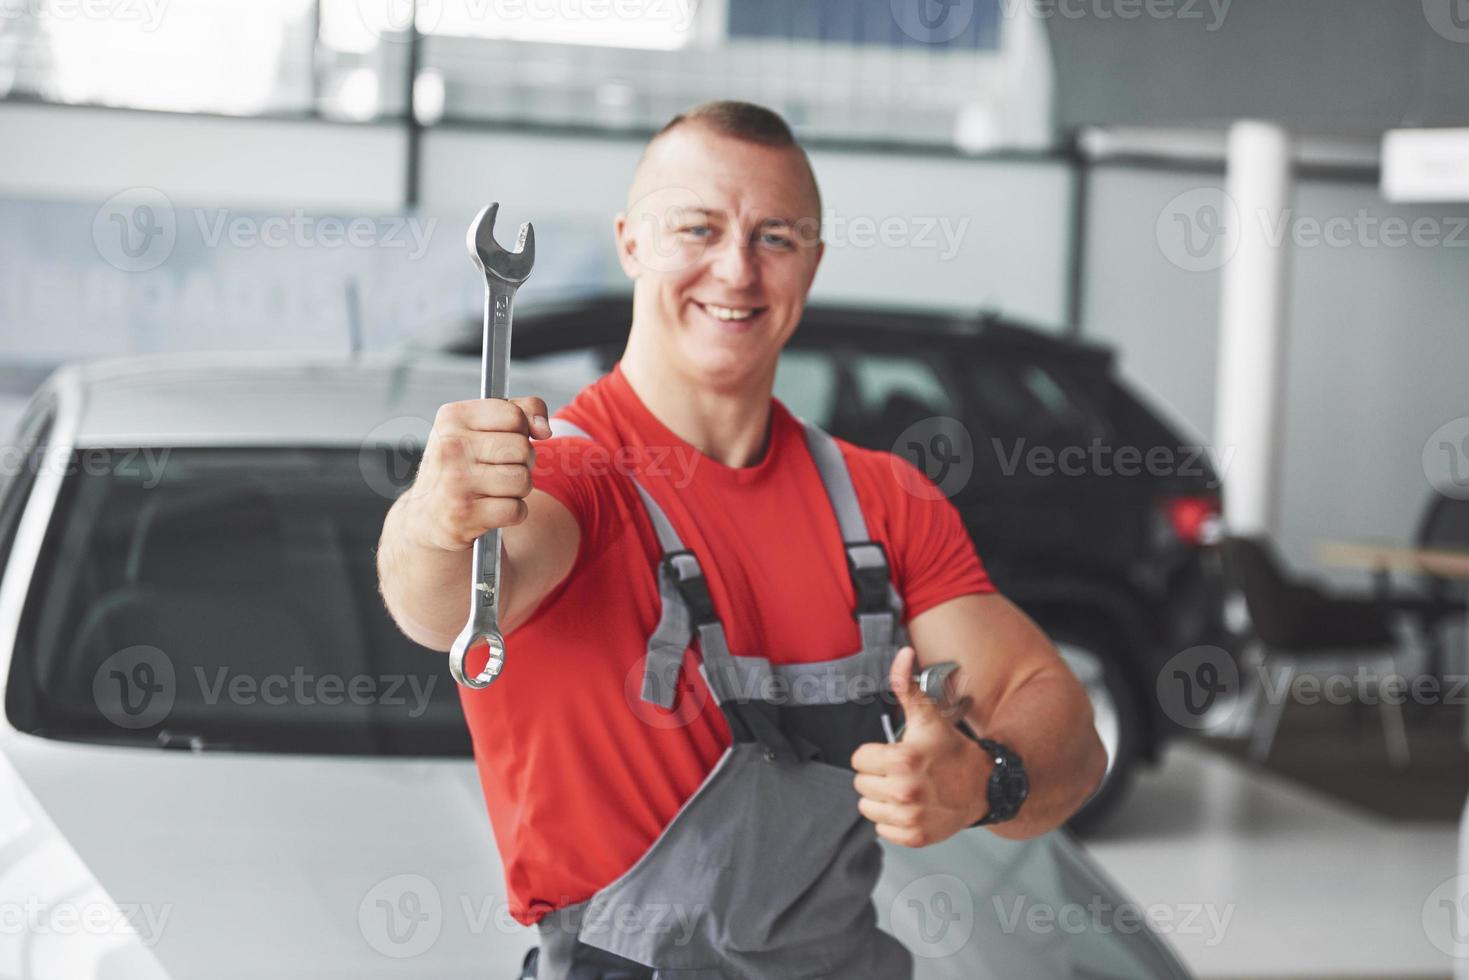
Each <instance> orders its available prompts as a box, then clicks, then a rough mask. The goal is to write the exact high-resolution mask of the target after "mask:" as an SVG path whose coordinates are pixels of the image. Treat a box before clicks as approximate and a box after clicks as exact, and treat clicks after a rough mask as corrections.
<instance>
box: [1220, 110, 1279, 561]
mask: <svg viewBox="0 0 1469 980" xmlns="http://www.w3.org/2000/svg"><path fill="white" fill-rule="evenodd" d="M1227 168H1228V174H1227V177H1228V179H1227V181H1226V185H1225V191H1226V193H1227V194H1228V198H1227V200H1226V201H1225V207H1224V213H1225V220H1226V221H1234V222H1236V224H1235V228H1236V231H1237V237H1236V240H1235V243H1234V245H1235V247H1234V254H1233V256H1232V257H1231V258H1230V259H1229V260H1228V261H1227V262H1226V263H1225V265H1224V268H1223V270H1222V272H1221V282H1220V303H1219V307H1220V311H1219V363H1218V374H1217V377H1216V386H1215V396H1214V397H1215V402H1214V436H1215V447H1214V448H1215V453H1216V454H1217V456H1216V458H1218V459H1221V460H1228V461H1229V463H1228V468H1227V469H1226V471H1225V472H1224V474H1223V478H1224V517H1225V522H1226V524H1227V525H1228V528H1229V533H1231V534H1264V535H1271V534H1274V533H1275V532H1277V531H1278V530H1279V528H1277V527H1276V526H1275V518H1276V513H1275V511H1276V502H1277V490H1278V487H1279V461H1280V441H1281V425H1282V419H1281V403H1282V391H1281V387H1282V374H1283V370H1284V365H1285V341H1286V277H1287V275H1288V273H1289V262H1288V261H1287V260H1288V257H1289V252H1290V234H1289V226H1288V224H1287V221H1288V215H1287V213H1286V212H1287V209H1288V208H1289V207H1290V199H1291V188H1292V174H1291V147H1290V137H1289V135H1288V134H1287V133H1286V131H1285V128H1284V127H1283V126H1280V125H1277V124H1275V123H1265V122H1253V121H1241V122H1237V123H1235V124H1234V125H1233V126H1231V127H1230V130H1229V152H1228V162H1227ZM1231 204H1232V205H1233V210H1231V207H1230V206H1231Z"/></svg>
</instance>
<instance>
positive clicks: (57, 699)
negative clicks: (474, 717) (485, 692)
mask: <svg viewBox="0 0 1469 980" xmlns="http://www.w3.org/2000/svg"><path fill="white" fill-rule="evenodd" d="M397 453H398V450H395V449H389V448H383V449H380V450H379V449H367V450H364V451H362V452H359V451H357V450H355V449H292V448H270V449H215V448H209V449H164V450H149V451H131V450H118V451H112V452H109V453H106V454H99V453H97V452H96V451H93V452H92V453H91V454H89V456H88V458H87V459H86V461H85V463H86V465H74V466H73V467H71V469H70V471H69V475H68V476H67V478H66V481H65V482H64V483H63V489H62V494H61V496H60V498H58V500H57V506H56V512H55V516H54V518H53V520H52V521H51V523H50V527H49V528H48V531H47V537H46V541H45V544H44V547H43V550H42V556H41V560H40V561H39V562H38V563H37V568H36V571H35V578H34V584H35V585H36V588H33V589H31V590H30V598H29V600H28V601H27V604H26V606H25V609H24V611H23V612H22V616H21V622H20V630H19V633H18V635H17V640H16V652H15V657H14V659H13V662H12V673H11V678H10V684H9V688H8V691H7V709H8V711H9V714H10V717H11V719H12V721H13V722H14V723H15V724H16V726H17V727H19V728H21V729H22V730H25V731H31V732H35V733H37V734H43V735H47V736H51V737H61V738H78V739H87V740H100V741H123V742H142V743H145V744H162V745H169V746H190V747H193V746H199V747H203V748H214V747H224V748H239V749H250V750H263V751H286V752H323V753H357V754H379V755H397V754H412V755H467V754H468V753H469V742H468V735H467V732H466V731H465V728H464V721H463V717H462V715H461V713H460V708H459V699H458V695H457V693H456V691H455V689H454V684H453V681H452V680H451V679H450V677H449V675H448V672H447V671H446V670H444V662H443V657H442V655H436V654H434V653H432V652H430V651H428V650H426V649H424V648H422V647H419V646H417V645H416V644H414V643H412V642H411V641H409V640H408V639H407V638H405V637H404V636H403V635H402V634H401V633H400V632H399V631H398V629H397V627H396V626H395V625H394V624H393V622H392V620H391V619H390V617H389V616H388V614H387V611H386V609H385V608H384V607H383V603H382V600H381V598H380V597H379V595H378V592H377V574H376V565H375V561H376V559H375V555H374V550H375V547H376V544H377V538H378V534H379V532H380V530H381V528H382V521H383V518H384V516H385V514H386V512H387V509H388V507H389V505H390V504H391V502H392V501H391V500H390V499H389V494H391V493H392V489H391V488H392V487H395V486H398V485H399V484H400V483H401V480H400V479H395V472H394V469H393V466H394V462H395V460H396V458H397V457H396V454H397ZM74 462H80V460H74ZM397 462H398V463H399V464H400V465H401V460H397ZM396 475H397V476H401V474H396Z"/></svg>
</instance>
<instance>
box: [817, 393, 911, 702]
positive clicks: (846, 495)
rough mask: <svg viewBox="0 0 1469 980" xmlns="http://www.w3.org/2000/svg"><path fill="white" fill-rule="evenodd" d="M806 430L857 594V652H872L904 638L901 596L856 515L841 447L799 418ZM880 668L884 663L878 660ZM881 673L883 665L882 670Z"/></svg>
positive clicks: (878, 549)
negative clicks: (860, 648)
mask: <svg viewBox="0 0 1469 980" xmlns="http://www.w3.org/2000/svg"><path fill="white" fill-rule="evenodd" d="M801 426H802V427H803V428H804V429H805V430H806V447H807V449H809V450H810V452H811V459H812V460H813V461H814V462H815V463H816V470H817V472H818V473H820V474H821V483H822V486H824V487H825V488H826V496H827V498H828V499H829V500H830V501H831V509H832V510H833V511H834V512H835V513H836V518H837V527H838V528H840V530H841V533H842V544H843V547H844V548H846V551H847V571H848V572H849V573H850V574H851V576H852V591H853V592H854V593H856V596H857V608H856V610H855V611H854V615H855V616H856V617H857V624H858V627H859V629H860V630H861V634H862V652H863V653H864V654H868V655H873V656H876V655H878V654H879V653H880V652H881V651H882V650H883V649H884V648H886V647H888V646H889V645H890V644H902V643H906V642H907V636H906V631H905V630H904V629H903V626H902V617H903V599H902V597H901V596H900V595H898V590H897V589H896V588H894V587H893V583H892V578H891V576H890V574H889V571H888V557H887V552H886V551H885V550H883V546H882V545H881V544H880V543H878V542H876V541H874V540H872V538H871V535H870V532H869V531H868V528H867V519H866V518H865V517H863V516H862V505H861V504H860V503H859V502H858V501H857V491H856V489H855V488H854V487H853V486H852V474H851V473H850V472H849V471H848V469H847V461H846V460H845V459H844V458H843V457H842V450H841V447H840V446H838V445H837V443H836V440H835V439H833V438H832V437H831V436H830V435H828V434H827V433H826V432H824V431H823V430H821V429H820V428H818V427H816V426H814V425H812V424H811V423H810V422H807V421H806V420H805V419H802V420H801ZM882 666H883V667H884V668H886V666H887V664H886V663H884V664H883V665H882ZM883 676H886V670H885V669H884V671H883Z"/></svg>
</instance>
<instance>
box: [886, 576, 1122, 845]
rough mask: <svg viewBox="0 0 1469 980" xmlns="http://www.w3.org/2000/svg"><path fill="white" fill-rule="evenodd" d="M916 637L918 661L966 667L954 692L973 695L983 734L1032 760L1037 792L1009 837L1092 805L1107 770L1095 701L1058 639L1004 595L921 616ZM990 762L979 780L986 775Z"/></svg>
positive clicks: (1038, 830)
mask: <svg viewBox="0 0 1469 980" xmlns="http://www.w3.org/2000/svg"><path fill="white" fill-rule="evenodd" d="M909 636H910V637H911V639H912V641H913V647H914V648H915V650H916V651H917V654H918V660H919V663H920V664H925V665H926V664H932V663H939V662H942V661H945V660H952V661H954V662H955V663H958V664H959V665H960V670H959V672H958V674H957V675H956V693H957V694H959V695H960V696H963V695H968V696H969V697H971V698H973V699H974V704H973V705H972V706H971V709H970V712H969V714H968V717H967V720H968V722H969V724H970V726H971V727H972V728H973V729H974V730H975V732H977V733H978V734H979V735H982V736H984V737H985V738H992V739H994V740H996V741H998V742H1003V743H1005V744H1006V745H1009V746H1010V747H1011V748H1013V749H1014V750H1015V751H1016V752H1017V753H1019V755H1020V757H1021V759H1022V760H1024V762H1025V769H1026V773H1027V774H1028V776H1029V778H1030V795H1029V797H1028V798H1027V799H1026V801H1025V804H1024V805H1023V806H1022V807H1021V809H1020V814H1019V816H1017V817H1016V818H1015V819H1014V820H1011V821H1008V822H1006V823H1001V824H996V825H995V826H994V827H993V828H991V829H993V830H994V832H995V833H996V834H998V835H1000V836H1001V837H1007V838H1011V839H1021V838H1025V837H1034V836H1036V835H1038V834H1043V833H1045V832H1047V831H1049V830H1052V829H1054V828H1056V827H1058V826H1060V825H1061V824H1063V823H1065V821H1066V820H1067V819H1068V818H1069V817H1070V816H1071V814H1072V813H1074V812H1075V811H1076V809H1077V808H1078V807H1080V806H1081V804H1082V803H1084V802H1085V801H1086V799H1087V797H1088V796H1090V795H1091V793H1092V791H1093V790H1094V789H1095V788H1096V787H1097V784H1098V783H1099V782H1100V781H1101V778H1102V774H1103V772H1104V771H1105V769H1106V764H1107V757H1106V750H1105V749H1103V748H1102V744H1101V742H1100V740H1098V738H1097V734H1096V730H1095V729H1094V728H1093V724H1092V708H1091V702H1090V701H1089V700H1088V699H1087V696H1086V691H1085V689H1083V687H1082V686H1081V683H1080V682H1079V681H1078V680H1077V679H1076V677H1075V675H1074V674H1072V673H1071V670H1070V669H1069V668H1068V667H1067V666H1066V662H1065V661H1064V660H1062V659H1061V655H1060V654H1059V653H1058V652H1057V651H1056V648H1055V646H1054V645H1053V644H1052V643H1051V641H1050V640H1049V639H1048V638H1047V637H1046V635H1045V633H1043V632H1042V631H1041V629H1040V628H1039V627H1038V626H1036V624H1035V623H1034V622H1033V621H1032V620H1031V619H1030V617H1028V616H1026V615H1025V613H1023V612H1021V611H1020V610H1019V609H1017V608H1016V607H1015V605H1014V604H1013V603H1011V602H1010V601H1009V600H1008V599H1006V598H1004V597H1003V596H1001V595H998V594H987V595H967V596H961V597H959V598H957V599H952V600H950V601H948V602H945V603H942V604H940V605H938V606H935V607H934V608H932V609H929V610H926V611H924V612H923V613H920V614H919V615H918V616H915V617H914V618H913V621H912V622H911V623H910V624H909ZM989 771H990V766H989V763H988V762H987V761H986V762H985V763H984V765H983V767H982V769H981V771H979V772H977V773H975V778H976V779H978V780H981V781H983V780H986V779H988V776H989Z"/></svg>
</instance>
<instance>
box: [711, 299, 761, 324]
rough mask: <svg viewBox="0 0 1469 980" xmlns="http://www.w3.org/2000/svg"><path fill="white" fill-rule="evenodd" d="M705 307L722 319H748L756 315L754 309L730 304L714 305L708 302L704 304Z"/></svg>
mask: <svg viewBox="0 0 1469 980" xmlns="http://www.w3.org/2000/svg"><path fill="white" fill-rule="evenodd" d="M704 309H706V310H708V311H709V312H710V314H712V315H713V316H714V317H716V318H718V319H720V320H748V319H750V317H752V316H754V315H755V311H754V310H752V309H742V310H737V309H733V308H731V307H728V306H712V305H710V304H708V303H706V304H704Z"/></svg>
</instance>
